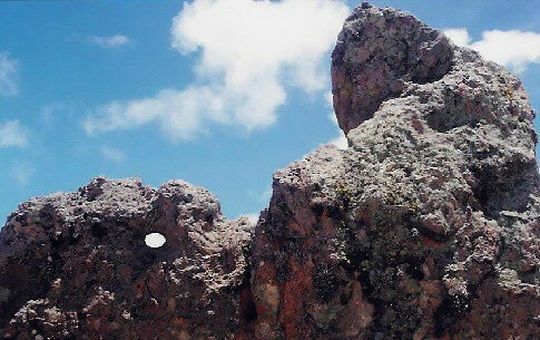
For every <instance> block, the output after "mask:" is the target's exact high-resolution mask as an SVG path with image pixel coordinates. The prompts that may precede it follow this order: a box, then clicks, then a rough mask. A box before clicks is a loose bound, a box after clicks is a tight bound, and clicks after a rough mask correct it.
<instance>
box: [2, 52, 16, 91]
mask: <svg viewBox="0 0 540 340" xmlns="http://www.w3.org/2000/svg"><path fill="white" fill-rule="evenodd" d="M17 65H18V63H17V61H16V60H15V59H12V58H10V57H9V54H8V53H7V52H0V96H13V95H16V94H17V92H18V88H17V83H16V81H15V76H16V74H17Z"/></svg>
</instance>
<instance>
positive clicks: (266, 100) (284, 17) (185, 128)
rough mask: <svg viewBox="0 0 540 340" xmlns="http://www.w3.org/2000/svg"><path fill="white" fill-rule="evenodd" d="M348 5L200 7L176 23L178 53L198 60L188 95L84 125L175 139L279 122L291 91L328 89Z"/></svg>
mask: <svg viewBox="0 0 540 340" xmlns="http://www.w3.org/2000/svg"><path fill="white" fill-rule="evenodd" d="M348 12H349V11H348V8H347V7H346V6H345V5H344V4H343V2H341V1H327V0H283V1H279V2H275V1H268V0H265V1H253V0H195V1H193V2H190V3H187V2H186V3H185V4H184V7H183V9H182V10H181V11H180V13H179V14H178V15H177V16H176V17H175V18H174V19H173V24H172V28H171V32H172V46H173V47H174V48H176V49H177V50H178V51H179V52H180V53H182V54H190V53H198V61H197V63H196V65H195V67H194V70H195V74H196V79H195V81H194V82H193V84H192V85H190V86H188V87H187V88H184V89H181V90H176V89H168V90H163V91H161V92H159V93H158V94H157V95H155V96H153V97H150V98H144V99H135V100H130V101H115V102H112V103H109V104H107V105H104V106H102V107H100V108H98V109H97V110H96V111H95V112H94V113H93V114H92V115H91V116H89V117H88V119H87V120H86V121H85V124H84V126H85V129H86V131H87V132H88V133H90V134H92V133H98V132H105V131H112V130H117V129H130V128H135V127H139V126H141V125H144V124H148V123H155V124H157V125H158V126H160V128H161V130H162V131H163V132H164V133H165V134H166V135H167V136H168V137H170V138H171V139H172V140H180V139H190V138H193V137H196V136H198V135H200V134H203V133H205V132H207V131H208V127H209V126H210V125H212V124H225V125H231V126H239V127H241V128H243V129H244V130H246V131H251V130H254V129H260V128H264V127H267V126H269V125H271V124H272V123H274V122H275V121H276V118H277V116H276V110H277V109H278V108H279V107H280V106H281V105H283V104H284V103H285V101H286V99H287V91H288V90H290V89H294V88H295V89H299V90H301V91H304V92H306V93H319V92H321V91H323V90H324V89H325V86H326V84H327V83H328V72H327V70H326V65H324V62H325V60H324V57H326V56H327V53H328V52H329V50H330V49H331V48H332V47H333V45H334V43H335V40H336V37H337V34H338V33H339V31H340V29H341V25H342V23H343V21H344V19H345V17H346V16H347V14H348Z"/></svg>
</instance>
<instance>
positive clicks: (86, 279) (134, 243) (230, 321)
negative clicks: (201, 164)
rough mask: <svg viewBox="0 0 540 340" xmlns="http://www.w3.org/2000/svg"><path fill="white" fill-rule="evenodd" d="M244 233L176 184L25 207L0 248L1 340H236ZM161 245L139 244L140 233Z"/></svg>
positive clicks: (197, 193)
mask: <svg viewBox="0 0 540 340" xmlns="http://www.w3.org/2000/svg"><path fill="white" fill-rule="evenodd" d="M251 229H252V226H251V225H250V224H249V223H248V221H247V220H244V219H240V220H236V221H226V220H224V219H223V217H222V215H221V212H220V206H219V203H218V202H217V200H216V198H215V197H214V196H213V195H211V194H210V193H208V192H207V191H206V190H204V189H202V188H197V187H194V186H191V185H189V184H187V183H185V182H180V181H176V182H169V183H167V184H165V185H163V186H161V187H160V188H159V189H157V190H154V189H151V188H149V187H146V186H143V185H142V184H141V183H140V182H139V181H137V180H106V179H103V178H98V179H96V180H94V181H93V182H92V183H90V184H89V185H87V186H86V187H83V188H81V189H80V190H79V192H76V193H70V194H58V195H53V196H50V197H45V198H39V199H33V200H30V201H28V202H26V203H24V204H22V205H21V207H20V208H19V210H18V211H16V212H15V213H13V214H12V215H11V216H10V217H9V219H8V222H7V224H6V225H5V226H4V228H3V229H2V233H1V243H0V251H1V253H0V328H1V330H2V333H1V336H3V337H17V338H22V339H24V338H34V337H35V336H41V337H43V338H73V337H77V338H92V339H96V338H100V337H102V338H124V339H135V338H146V339H150V338H162V339H169V338H176V339H178V338H180V339H182V338H185V339H187V338H192V337H193V338H209V337H222V336H223V337H231V335H232V334H242V332H243V329H244V328H245V325H244V321H243V320H245V319H246V316H245V315H242V313H244V312H245V310H248V309H246V308H249V306H247V307H245V306H244V305H242V301H241V300H242V296H243V295H245V294H246V293H245V292H243V291H245V290H246V289H247V288H248V285H247V284H246V282H245V277H244V273H245V271H246V266H247V259H246V257H245V254H246V253H245V252H246V247H247V244H248V241H249V240H250V233H251ZM154 232H156V233H160V234H162V235H163V236H165V238H166V243H165V245H164V246H162V247H161V248H157V249H153V248H150V247H148V246H147V245H146V244H145V236H146V235H147V234H149V233H154Z"/></svg>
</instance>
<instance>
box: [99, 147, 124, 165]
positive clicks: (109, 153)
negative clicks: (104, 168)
mask: <svg viewBox="0 0 540 340" xmlns="http://www.w3.org/2000/svg"><path fill="white" fill-rule="evenodd" d="M101 155H102V156H103V158H104V159H106V160H108V161H113V162H117V163H119V162H122V161H123V160H124V159H125V158H126V155H125V154H124V152H123V151H122V150H120V149H117V148H113V147H111V146H107V145H104V146H102V147H101Z"/></svg>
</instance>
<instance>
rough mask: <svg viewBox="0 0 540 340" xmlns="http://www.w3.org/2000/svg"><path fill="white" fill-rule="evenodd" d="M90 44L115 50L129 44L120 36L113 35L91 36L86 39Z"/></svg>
mask: <svg viewBox="0 0 540 340" xmlns="http://www.w3.org/2000/svg"><path fill="white" fill-rule="evenodd" d="M88 39H89V41H90V42H91V43H94V44H96V45H98V46H101V47H105V48H115V47H120V46H124V45H127V44H129V43H130V41H131V40H130V39H129V38H128V37H126V36H125V35H122V34H115V35H111V36H105V37H100V36H91V37H90V38H88Z"/></svg>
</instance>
